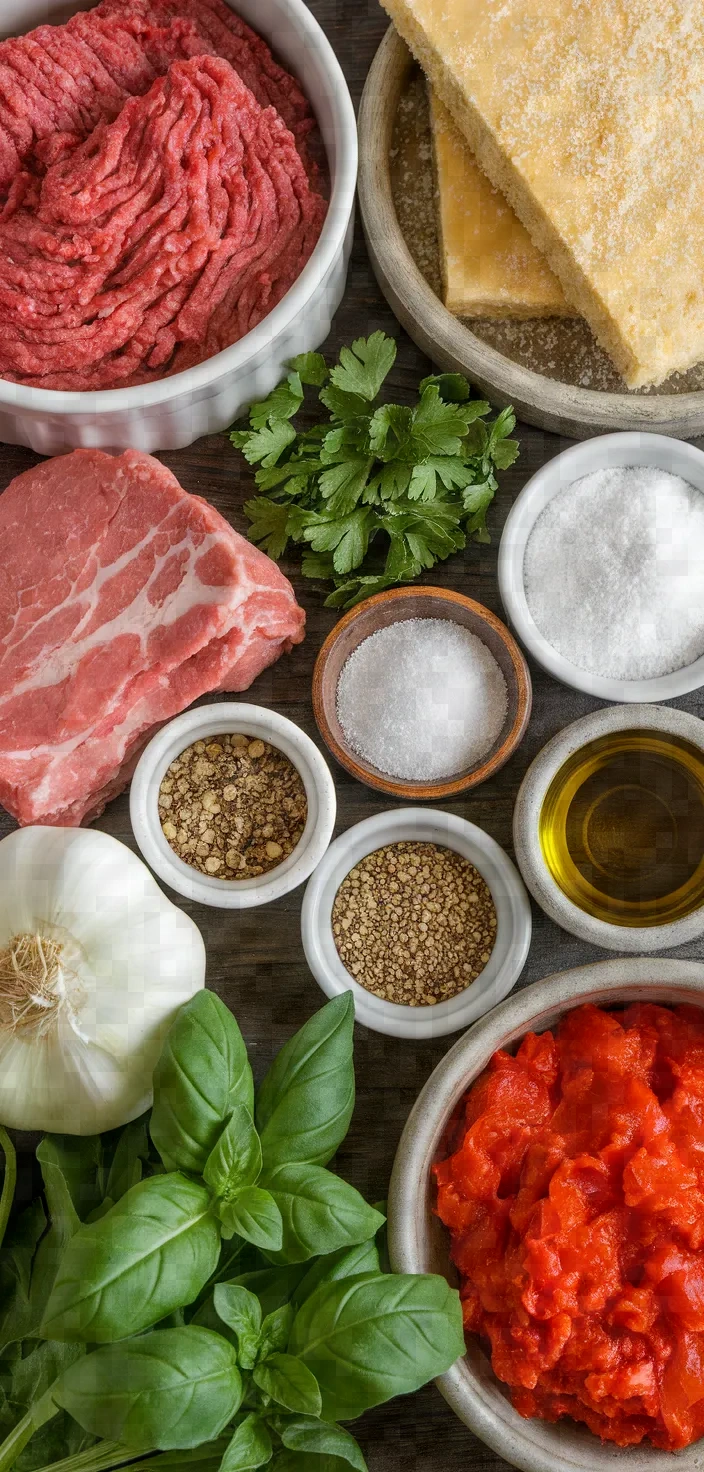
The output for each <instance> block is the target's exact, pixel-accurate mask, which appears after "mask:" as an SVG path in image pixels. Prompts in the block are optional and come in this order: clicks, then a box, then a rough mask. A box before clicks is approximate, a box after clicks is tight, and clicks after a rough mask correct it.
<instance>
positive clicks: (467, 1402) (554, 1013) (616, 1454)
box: [388, 957, 704, 1472]
mask: <svg viewBox="0 0 704 1472" xmlns="http://www.w3.org/2000/svg"><path fill="white" fill-rule="evenodd" d="M639 1000H647V1001H650V1002H662V1003H666V1004H667V1003H669V1004H671V1005H676V1004H678V1003H682V1002H690V1003H694V1004H695V1005H699V1006H701V1005H703V1004H704V965H702V964H701V963H700V962H698V961H657V960H653V959H652V958H648V959H645V960H643V959H641V958H635V957H629V958H628V959H625V960H618V961H601V962H596V963H593V964H592V965H589V966H579V967H577V968H576V969H575V970H573V971H561V972H558V973H556V974H555V975H553V976H547V977H546V978H545V980H544V981H538V982H536V983H535V984H534V985H533V986H528V987H525V988H524V990H523V991H520V992H517V993H516V994H515V995H514V996H512V997H509V998H508V1000H507V1001H505V1002H503V1003H502V1005H501V1006H500V1007H497V1008H496V1010H495V1011H494V1012H491V1013H490V1014H489V1015H488V1016H487V1017H484V1018H482V1020H481V1022H478V1023H477V1024H476V1026H475V1027H473V1028H471V1029H470V1031H469V1032H468V1033H467V1034H466V1035H465V1037H463V1038H460V1040H459V1042H457V1043H455V1046H454V1048H451V1049H450V1052H449V1053H447V1054H446V1056H445V1057H444V1058H443V1060H442V1062H441V1063H440V1064H439V1065H438V1067H437V1068H436V1069H435V1072H434V1073H432V1074H431V1076H430V1078H429V1079H428V1082H427V1084H426V1085H425V1088H424V1089H423V1090H422V1093H421V1094H420V1095H419V1097H418V1099H417V1101H416V1103H415V1105H414V1107H413V1110H412V1111H411V1114H410V1116H409V1118H408V1122H407V1124H406V1128H405V1129H404V1132H403V1135H402V1137H401V1143H400V1145H399V1148H398V1153H397V1155H396V1160H395V1163H394V1169H393V1174H392V1177H391V1185H390V1189H389V1208H388V1212H389V1248H390V1252H391V1262H392V1265H393V1268H394V1270H395V1272H397V1273H427V1272H438V1273H443V1274H444V1275H445V1276H446V1277H447V1278H448V1279H449V1280H450V1281H452V1282H454V1281H456V1279H455V1275H454V1269H453V1268H452V1267H451V1265H450V1255H449V1240H448V1237H447V1234H446V1232H445V1229H444V1227H443V1226H442V1224H441V1223H440V1222H439V1220H438V1218H437V1217H436V1216H435V1215H434V1214H433V1209H432V1208H433V1191H432V1183H431V1176H430V1168H431V1166H432V1164H433V1161H434V1160H435V1159H436V1158H437V1155H438V1151H439V1149H440V1145H441V1140H442V1136H443V1132H444V1129H445V1125H446V1123H447V1121H448V1120H449V1118H450V1116H451V1114H452V1112H453V1110H454V1108H455V1106H456V1105H457V1103H458V1102H459V1100H460V1099H461V1097H462V1095H463V1093H464V1092H465V1089H467V1088H468V1087H469V1085H470V1084H471V1083H472V1082H473V1081H474V1079H476V1078H477V1077H478V1076H479V1074H480V1073H482V1071H483V1069H484V1068H485V1067H486V1065H487V1063H488V1062H489V1059H490V1057H491V1055H492V1053H493V1052H495V1050H496V1049H497V1048H505V1047H509V1048H510V1047H511V1046H512V1045H513V1044H514V1043H517V1042H518V1041H519V1040H520V1039H521V1038H522V1037H524V1036H525V1034H526V1033H527V1032H530V1031H531V1030H532V1029H535V1031H537V1032H544V1031H546V1030H547V1028H549V1027H552V1026H553V1025H554V1024H555V1022H556V1021H558V1019H559V1018H560V1016H561V1015H562V1014H563V1013H565V1012H569V1011H570V1010H571V1009H572V1008H573V1007H578V1006H580V1005H581V1004H582V1003H584V1002H593V1003H594V1004H595V1005H596V1006H603V1007H608V1006H623V1004H624V1003H628V1002H635V1001H639ZM437 1384H438V1387H439V1389H440V1390H441V1391H442V1394H443V1395H444V1397H445V1399H446V1400H447V1401H449V1403H450V1405H451V1406H452V1408H453V1410H454V1411H456V1413H457V1415H458V1416H459V1417H460V1420H462V1421H464V1422H465V1425H467V1426H469V1427H471V1429H472V1431H473V1432H474V1433H475V1435H476V1436H479V1437H481V1440H482V1441H484V1442H486V1444H487V1446H489V1447H491V1448H492V1450H493V1451H495V1452H497V1453H498V1455H499V1456H501V1457H504V1458H505V1459H506V1461H507V1462H510V1463H511V1464H512V1465H513V1466H514V1467H520V1468H522V1469H523V1472H629V1469H630V1472H672V1468H673V1467H675V1466H676V1467H677V1469H678V1472H701V1469H702V1466H703V1465H704V1442H702V1441H700V1442H699V1443H695V1445H693V1446H690V1447H688V1448H687V1449H686V1451H680V1452H678V1453H677V1456H676V1457H673V1455H672V1452H663V1451H656V1450H655V1448H653V1447H648V1446H639V1447H627V1448H622V1447H617V1446H613V1445H609V1444H608V1443H607V1444H602V1442H601V1441H599V1439H598V1437H596V1436H593V1435H592V1434H591V1432H589V1431H587V1430H586V1428H584V1427H579V1426H577V1425H576V1424H575V1423H574V1422H572V1421H560V1422H558V1423H557V1425H554V1426H552V1425H550V1424H549V1423H548V1422H547V1421H539V1420H530V1421H524V1420H523V1418H522V1417H521V1416H519V1415H518V1412H517V1411H514V1409H513V1407H512V1405H511V1402H510V1400H509V1398H508V1393H507V1389H506V1387H505V1386H502V1385H501V1383H500V1381H498V1380H497V1379H496V1377H495V1375H494V1373H493V1371H492V1369H491V1365H490V1364H489V1360H488V1358H487V1356H486V1354H485V1353H484V1350H483V1349H482V1348H481V1347H480V1345H479V1343H478V1341H477V1340H476V1339H474V1338H473V1337H470V1339H469V1341H468V1345H467V1354H466V1356H465V1357H464V1358H463V1359H461V1360H457V1361H456V1363H455V1364H454V1365H453V1366H452V1369H450V1370H448V1371H447V1373H446V1374H445V1375H441V1376H440V1378H439V1379H438V1381H437ZM467 1450H468V1456H469V1447H468V1448H467Z"/></svg>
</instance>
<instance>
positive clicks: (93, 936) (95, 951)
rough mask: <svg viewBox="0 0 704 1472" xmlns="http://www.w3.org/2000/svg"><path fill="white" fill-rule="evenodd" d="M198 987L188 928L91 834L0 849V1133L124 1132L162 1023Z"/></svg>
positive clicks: (201, 975)
mask: <svg viewBox="0 0 704 1472" xmlns="http://www.w3.org/2000/svg"><path fill="white" fill-rule="evenodd" d="M204 981H205V948H204V946H203V940H202V937H201V934H200V931H199V930H198V928H197V926H196V925H195V924H194V923H193V921H192V920H191V919H189V917H188V916H187V915H185V914H184V913H183V911H181V910H178V909H177V908H176V906H175V905H172V903H171V901H170V900H167V899H166V896H165V895H163V894H162V892H161V890H160V889H159V887H158V885H157V883H156V881H155V880H154V879H153V878H152V876H151V874H150V872H149V870H148V869H147V868H146V867H145V865H144V864H143V863H142V861H141V859H138V858H136V856H135V855H134V854H133V853H131V852H130V850H129V849H128V848H125V846H124V844H122V843H119V842H118V840H117V839H116V838H110V837H109V836H108V834H106V833H100V832H98V831H97V830H96V829H92V828H23V829H21V830H20V831H19V832H18V833H11V834H10V835H9V837H8V838H5V839H3V840H2V842H0V1123H2V1124H4V1125H9V1126H11V1127H13V1128H15V1129H20V1130H50V1131H53V1132H61V1133H66V1134H73V1135H93V1134H98V1133H99V1132H100V1131H102V1130H109V1129H114V1128H116V1127H117V1126H118V1125H122V1124H126V1123H127V1122H128V1121H129V1120H130V1119H135V1118H136V1117H137V1115H139V1114H141V1113H142V1112H143V1111H144V1110H145V1109H147V1108H148V1107H149V1105H150V1104H151V1101H152V1085H151V1078H152V1072H153V1069H154V1065H155V1063H156V1060H157V1057H158V1055H159V1050H160V1047H161V1043H162V1039H163V1037H164V1034H165V1032H166V1030H167V1028H168V1026H169V1023H170V1022H171V1019H172V1018H173V1015H174V1012H175V1011H176V1010H177V1008H178V1007H180V1005H181V1004H182V1003H183V1002H185V1001H187V1000H188V998H189V997H191V996H192V995H193V993H194V992H196V991H199V990H200V988H201V987H202V986H203V985H204Z"/></svg>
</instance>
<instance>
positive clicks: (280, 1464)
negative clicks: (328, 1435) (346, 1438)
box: [271, 1447, 349, 1472]
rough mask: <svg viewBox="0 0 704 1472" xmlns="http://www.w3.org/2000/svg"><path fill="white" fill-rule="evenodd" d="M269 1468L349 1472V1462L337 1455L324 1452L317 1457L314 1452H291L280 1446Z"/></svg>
mask: <svg viewBox="0 0 704 1472" xmlns="http://www.w3.org/2000/svg"><path fill="white" fill-rule="evenodd" d="M271 1469H272V1472H349V1463H348V1462H344V1461H341V1460H340V1458H339V1457H329V1456H327V1455H325V1454H323V1456H322V1457H318V1456H316V1455H315V1453H314V1452H313V1453H311V1452H293V1451H290V1450H289V1448H288V1447H281V1449H280V1450H279V1451H278V1452H275V1453H274V1460H273V1462H272V1463H271Z"/></svg>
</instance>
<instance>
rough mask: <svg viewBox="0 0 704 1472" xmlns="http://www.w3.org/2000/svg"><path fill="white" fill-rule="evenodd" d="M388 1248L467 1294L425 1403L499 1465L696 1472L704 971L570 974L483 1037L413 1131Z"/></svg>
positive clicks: (443, 1078) (653, 965)
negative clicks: (439, 1397) (446, 1360)
mask: <svg viewBox="0 0 704 1472" xmlns="http://www.w3.org/2000/svg"><path fill="white" fill-rule="evenodd" d="M389 1239H390V1251H391V1257H392V1263H393V1266H394V1268H395V1270H396V1271H399V1272H428V1271H431V1272H433V1271H434V1272H440V1273H443V1274H444V1275H445V1276H446V1277H447V1278H448V1279H449V1280H450V1281H452V1282H454V1283H455V1284H456V1285H457V1286H458V1287H459V1290H460V1295H461V1298H462V1306H463V1315H464V1322H465V1330H466V1344H467V1352H466V1355H465V1357H464V1358H463V1359H462V1360H458V1361H457V1363H456V1364H455V1365H454V1366H453V1367H452V1369H451V1370H450V1371H448V1373H447V1374H446V1375H444V1376H442V1377H441V1378H440V1380H439V1381H438V1385H439V1388H440V1390H441V1391H442V1393H443V1395H444V1396H445V1398H446V1399H447V1400H448V1401H449V1403H450V1405H451V1406H452V1407H453V1408H454V1410H455V1411H456V1412H457V1414H458V1415H459V1416H460V1418H461V1419H462V1420H463V1421H464V1422H465V1423H466V1424H467V1425H468V1426H469V1427H470V1428H471V1429H472V1431H474V1432H475V1434H476V1435H477V1436H479V1437H481V1438H482V1440H483V1441H485V1442H486V1443H487V1445H488V1446H490V1447H492V1448H493V1450H494V1451H496V1452H498V1453H499V1455H500V1456H502V1457H504V1458H505V1459H506V1461H508V1462H510V1463H511V1464H513V1465H514V1466H516V1467H520V1468H523V1469H525V1472H546V1469H547V1468H548V1467H549V1468H550V1469H551V1472H552V1469H556V1472H568V1469H569V1472H582V1469H583V1472H595V1469H598V1468H602V1467H604V1468H606V1467H612V1466H614V1464H615V1462H616V1459H617V1458H618V1459H623V1457H624V1456H625V1457H627V1458H628V1460H629V1462H630V1464H631V1467H633V1468H637V1469H638V1472H646V1469H647V1472H660V1469H665V1467H667V1466H668V1465H671V1464H672V1453H673V1452H677V1453H678V1457H677V1465H678V1467H681V1468H683V1469H686V1472H695V1469H697V1472H700V1469H701V1467H702V1465H703V1463H704V1458H703V1451H704V1441H702V1438H703V1437H704V965H702V964H700V963H698V962H692V961H675V960H662V959H660V960H657V959H653V958H643V959H641V958H634V957H629V958H627V959H621V960H612V961H605V962H600V963H596V964H592V965H588V966H582V967H578V968H576V969H575V970H571V971H563V972H560V973H557V974H555V975H553V976H549V977H546V978H545V980H543V981H540V982H537V983H535V984H534V985H533V986H530V987H527V988H525V989H524V990H523V991H521V992H519V993H517V994H514V995H513V996H511V997H510V998H509V999H508V1000H507V1001H505V1002H503V1003H502V1004H501V1005H500V1006H499V1007H497V1008H495V1009H494V1011H493V1012H491V1013H489V1014H488V1015H487V1016H486V1017H484V1018H482V1019H481V1021H479V1022H478V1023H476V1024H475V1025H474V1027H472V1028H471V1029H470V1031H469V1032H468V1033H466V1034H465V1035H464V1037H463V1038H461V1039H460V1041H459V1042H458V1043H456V1044H455V1046H454V1048H452V1049H451V1051H450V1052H449V1053H448V1054H447V1055H446V1057H445V1058H444V1059H443V1061H442V1062H441V1063H440V1065H439V1066H438V1068H437V1069H436V1070H435V1072H434V1073H433V1075H432V1076H431V1078H430V1079H429V1081H428V1083H427V1084H426V1086H425V1088H424V1089H423V1091H422V1093H421V1095H420V1097H419V1099H418V1101H417V1103H416V1105H415V1107H414V1109H413V1111H412V1113H411V1115H410V1117H409V1120H408V1123H407V1125H406V1128H405V1130H404V1134H403V1136H402V1139H401V1143H400V1146H399V1150H398V1153H397V1156H396V1161H395V1164H394V1171H393V1176H392V1181H391V1188H390V1195H389ZM698 1443H699V1445H698Z"/></svg>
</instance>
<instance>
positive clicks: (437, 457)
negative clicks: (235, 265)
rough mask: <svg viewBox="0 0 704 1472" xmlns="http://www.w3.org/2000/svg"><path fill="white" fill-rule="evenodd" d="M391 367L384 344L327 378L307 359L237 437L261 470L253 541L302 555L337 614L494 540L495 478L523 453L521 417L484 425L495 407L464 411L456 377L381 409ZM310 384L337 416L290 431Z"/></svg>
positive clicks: (362, 351) (469, 405)
mask: <svg viewBox="0 0 704 1472" xmlns="http://www.w3.org/2000/svg"><path fill="white" fill-rule="evenodd" d="M395 358H396V344H395V343H394V342H393V340H392V339H391V338H389V337H386V336H385V335H384V333H383V332H374V333H372V335H371V337H369V338H366V339H365V338H358V339H357V341H356V342H353V343H352V346H351V347H350V348H342V350H341V352H340V357H339V361H338V363H337V364H336V365H335V366H334V367H333V368H331V369H329V370H328V368H327V367H326V364H325V360H324V359H323V358H322V357H321V355H320V354H319V353H306V354H303V355H302V357H300V358H296V359H294V360H293V362H292V364H291V370H292V371H291V372H290V373H289V375H288V378H287V379H285V380H284V382H283V383H280V384H279V386H278V388H275V389H274V391H273V393H271V394H270V395H269V397H268V398H267V399H264V400H263V401H262V402H261V403H258V404H254V405H253V407H252V409H251V410H250V414H249V429H237V430H233V431H231V433H230V439H231V441H232V443H233V445H235V447H236V448H237V449H239V450H241V451H242V453H243V455H244V456H245V459H246V460H247V461H248V463H249V464H250V465H256V466H258V469H257V472H256V475H255V480H256V484H257V487H258V489H259V492H260V494H259V495H258V496H256V497H254V498H253V499H252V500H250V501H248V502H247V504H246V505H245V508H244V509H245V513H246V515H247V517H248V519H249V521H250V523H251V527H250V536H251V538H252V541H253V542H256V543H257V544H258V545H259V546H260V547H262V548H263V549H264V551H265V552H268V554H269V556H270V557H273V558H276V559H278V558H279V557H282V556H283V554H284V552H285V551H286V548H287V546H288V544H289V542H295V543H297V544H299V545H302V546H303V547H305V548H307V549H308V550H307V551H305V552H304V554H303V561H302V570H303V572H304V574H305V575H306V577H311V578H320V579H323V580H325V581H328V580H332V582H333V584H334V590H333V592H332V593H331V594H330V595H329V597H328V599H327V602H328V603H329V604H330V605H332V606H333V607H343V606H344V607H351V606H352V604H354V603H357V602H358V601H359V600H360V599H361V598H366V597H368V596H369V595H370V594H372V593H378V592H380V591H381V590H382V589H384V588H389V587H392V586H393V585H394V584H396V583H406V582H409V581H410V580H411V579H412V578H415V577H418V576H419V574H420V573H421V572H423V571H424V569H428V568H431V567H433V566H434V564H435V563H436V562H438V561H442V560H443V559H444V558H446V557H449V556H450V555H451V553H453V552H459V551H461V549H462V548H463V547H464V546H465V543H466V541H467V538H468V537H475V538H476V539H477V541H480V542H481V541H483V542H486V541H488V540H489V534H488V531H487V526H486V513H487V510H488V508H489V506H490V505H491V502H492V500H493V498H494V495H495V492H496V489H497V484H498V482H497V479H496V472H497V471H499V470H506V469H508V467H509V466H510V465H512V464H513V462H514V460H515V459H516V456H517V454H518V445H517V443H516V441H515V440H513V439H511V438H510V436H511V433H512V431H513V428H514V426H515V422H516V419H515V415H514V412H513V410H512V409H510V408H507V409H503V410H502V411H501V413H500V414H498V415H497V417H496V419H495V420H494V422H493V424H491V425H488V424H485V423H484V420H485V419H486V417H487V415H488V414H489V413H490V405H489V404H488V403H486V402H485V401H484V400H483V399H471V398H470V393H471V390H470V386H469V383H468V382H467V379H466V378H464V377H463V376H462V374H460V373H437V374H433V375H431V376H430V377H429V378H424V379H423V381H422V383H421V384H420V387H419V391H418V400H417V402H416V403H415V404H414V405H405V404H392V403H386V402H383V403H379V402H378V401H379V395H380V394H381V391H382V389H383V386H384V382H385V380H386V377H387V375H388V374H389V372H390V371H391V369H392V367H393V365H394V361H395ZM304 385H310V386H312V387H314V388H316V389H317V390H318V398H319V401H320V404H321V405H322V406H323V407H324V408H325V409H326V410H327V412H328V416H329V417H328V419H327V421H322V422H319V423H316V424H314V425H312V427H309V428H301V429H299V430H296V428H295V426H294V424H293V423H292V420H293V419H294V418H295V416H296V414H297V412H298V410H299V409H301V408H302V407H303V403H304V400H303V394H304Z"/></svg>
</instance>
